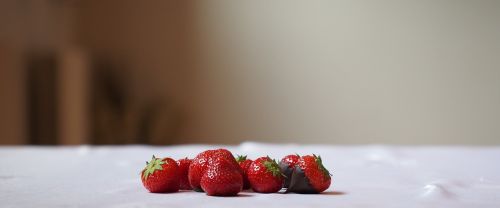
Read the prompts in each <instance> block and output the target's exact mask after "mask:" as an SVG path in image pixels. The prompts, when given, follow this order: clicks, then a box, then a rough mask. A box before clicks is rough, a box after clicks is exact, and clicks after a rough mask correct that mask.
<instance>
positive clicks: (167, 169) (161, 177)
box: [141, 155, 179, 193]
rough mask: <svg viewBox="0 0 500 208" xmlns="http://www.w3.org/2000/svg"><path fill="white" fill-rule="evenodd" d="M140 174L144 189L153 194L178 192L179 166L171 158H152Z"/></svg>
mask: <svg viewBox="0 0 500 208" xmlns="http://www.w3.org/2000/svg"><path fill="white" fill-rule="evenodd" d="M146 164H147V166H146V167H145V168H144V170H142V172H141V180H142V184H143V185H144V187H145V188H146V189H147V190H149V191H150V192H153V193H162V192H176V191H179V166H178V165H177V163H176V162H175V160H173V159H171V158H168V157H167V158H163V159H160V158H155V156H154V155H153V158H152V159H151V161H150V162H149V163H148V162H146Z"/></svg>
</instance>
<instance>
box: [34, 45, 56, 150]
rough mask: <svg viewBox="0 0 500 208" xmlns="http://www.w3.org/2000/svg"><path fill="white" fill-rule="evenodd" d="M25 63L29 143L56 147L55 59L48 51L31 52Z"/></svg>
mask: <svg viewBox="0 0 500 208" xmlns="http://www.w3.org/2000/svg"><path fill="white" fill-rule="evenodd" d="M26 63H27V64H26V71H27V76H26V77H27V81H26V84H27V87H26V89H27V93H26V94H27V95H28V96H27V103H28V105H27V108H28V109H27V115H28V119H27V120H28V141H29V143H30V144H57V141H58V134H57V125H58V121H57V113H58V111H57V107H58V103H57V93H56V89H57V87H58V86H57V84H56V83H57V82H56V81H57V61H56V56H55V54H54V53H50V52H30V53H28V54H27V57H26Z"/></svg>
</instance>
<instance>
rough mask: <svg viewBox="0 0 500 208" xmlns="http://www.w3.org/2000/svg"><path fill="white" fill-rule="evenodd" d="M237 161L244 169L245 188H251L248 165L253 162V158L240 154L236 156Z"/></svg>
mask: <svg viewBox="0 0 500 208" xmlns="http://www.w3.org/2000/svg"><path fill="white" fill-rule="evenodd" d="M236 161H237V162H238V163H239V164H240V167H241V170H242V176H243V189H249V188H250V182H249V181H248V174H247V170H248V167H250V165H251V164H252V162H253V161H252V160H250V159H247V156H242V155H238V157H237V158H236Z"/></svg>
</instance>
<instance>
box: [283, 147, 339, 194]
mask: <svg viewBox="0 0 500 208" xmlns="http://www.w3.org/2000/svg"><path fill="white" fill-rule="evenodd" d="M330 183H331V177H330V172H328V170H327V169H326V168H325V167H324V166H323V162H322V161H321V157H320V156H316V155H305V156H302V157H301V158H300V160H299V162H298V163H297V164H296V165H295V169H294V171H293V173H292V176H291V180H290V185H289V187H288V189H287V191H286V192H295V193H302V194H315V193H321V192H323V191H325V190H326V189H328V187H330Z"/></svg>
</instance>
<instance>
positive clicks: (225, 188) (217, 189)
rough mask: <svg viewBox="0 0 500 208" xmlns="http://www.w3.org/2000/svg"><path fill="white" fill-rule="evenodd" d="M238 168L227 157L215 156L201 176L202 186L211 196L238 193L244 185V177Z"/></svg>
mask: <svg viewBox="0 0 500 208" xmlns="http://www.w3.org/2000/svg"><path fill="white" fill-rule="evenodd" d="M233 160H234V158H233ZM238 168H239V167H238ZM238 168H236V167H235V166H234V165H233V164H232V162H231V161H228V160H226V159H225V158H215V159H214V160H213V161H212V162H211V163H210V164H209V165H208V168H207V170H206V172H205V173H204V174H203V177H201V182H200V184H201V188H203V190H204V191H205V192H206V193H207V195H209V196H235V195H237V194H238V192H240V191H241V189H242V187H243V178H242V176H241V173H240V171H239V170H238Z"/></svg>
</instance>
